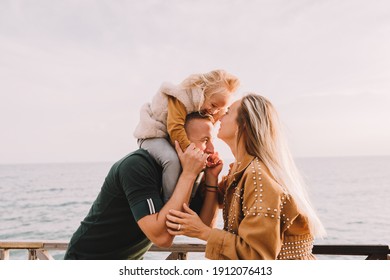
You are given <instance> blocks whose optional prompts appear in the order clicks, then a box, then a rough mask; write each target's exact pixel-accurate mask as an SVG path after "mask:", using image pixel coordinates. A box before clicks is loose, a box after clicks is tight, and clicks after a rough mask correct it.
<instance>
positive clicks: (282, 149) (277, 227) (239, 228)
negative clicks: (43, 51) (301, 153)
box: [167, 94, 325, 259]
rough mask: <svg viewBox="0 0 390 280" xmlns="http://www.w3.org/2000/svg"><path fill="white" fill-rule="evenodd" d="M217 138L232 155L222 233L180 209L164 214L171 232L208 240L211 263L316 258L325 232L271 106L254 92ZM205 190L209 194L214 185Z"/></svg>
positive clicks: (224, 185)
mask: <svg viewBox="0 0 390 280" xmlns="http://www.w3.org/2000/svg"><path fill="white" fill-rule="evenodd" d="M218 138H220V139H222V140H223V141H224V142H226V144H227V145H229V147H230V149H231V151H232V153H233V155H234V157H235V162H234V163H233V164H231V165H230V171H229V174H228V175H227V176H225V177H224V178H223V179H222V181H221V182H220V184H219V187H218V194H219V195H220V196H221V195H223V203H222V207H223V219H224V228H223V230H220V229H215V228H213V229H212V228H210V227H208V226H206V225H204V224H203V223H202V222H201V220H200V219H199V218H198V216H197V215H196V213H194V212H193V211H191V209H189V208H188V207H187V205H184V211H185V212H180V211H176V210H172V211H170V214H169V215H168V216H167V219H168V221H167V227H168V231H169V233H170V234H173V235H186V236H189V237H196V238H200V239H202V240H205V241H207V245H206V257H207V258H209V259H315V257H314V256H313V254H312V246H313V238H314V237H317V236H322V235H323V234H324V232H325V231H324V228H323V226H322V224H321V222H320V220H319V219H318V217H317V215H316V214H315V211H314V209H313V208H312V206H311V204H310V201H309V199H308V197H307V194H306V191H305V186H304V184H303V182H302V180H301V178H300V176H299V173H298V171H297V169H296V167H295V164H294V162H293V160H292V157H291V155H290V152H289V150H288V148H287V146H286V144H285V143H284V139H283V136H282V135H281V133H280V129H279V123H278V117H277V113H276V111H275V109H274V107H273V106H272V104H271V103H270V102H269V101H268V100H267V99H266V98H264V97H262V96H260V95H256V94H249V95H247V96H245V97H243V98H242V99H241V100H238V101H236V102H234V103H233V104H232V106H230V108H229V109H228V111H227V113H226V114H225V115H224V116H223V117H222V118H221V125H220V130H219V132H218ZM206 190H207V191H209V192H212V191H213V186H206ZM217 202H218V201H217V192H215V203H217ZM178 229H179V230H178Z"/></svg>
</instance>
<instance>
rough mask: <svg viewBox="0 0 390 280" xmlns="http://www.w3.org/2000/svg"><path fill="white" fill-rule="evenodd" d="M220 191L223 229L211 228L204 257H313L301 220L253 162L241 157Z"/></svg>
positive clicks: (291, 202)
mask: <svg viewBox="0 0 390 280" xmlns="http://www.w3.org/2000/svg"><path fill="white" fill-rule="evenodd" d="M231 168H232V165H231ZM220 189H221V191H222V193H223V195H224V199H223V219H224V229H223V230H221V229H215V228H214V229H212V231H211V234H210V236H209V239H208V240H207V245H206V257H207V258H209V259H214V260H239V259H242V260H244V259H246V260H260V259H264V260H272V259H273V260H275V259H314V256H313V255H312V253H311V250H312V246H313V238H312V236H311V235H310V231H309V228H308V224H307V219H306V218H305V217H304V216H303V215H301V214H300V213H299V210H298V209H297V207H296V204H295V203H294V200H293V199H292V198H291V196H289V195H287V194H286V192H285V190H284V189H283V188H282V187H281V186H280V185H279V184H278V183H277V182H276V181H275V180H274V179H273V177H272V176H271V174H270V172H269V170H268V168H267V167H266V166H265V165H264V164H263V163H262V162H261V161H260V160H259V159H257V158H255V157H253V156H251V155H246V157H245V158H244V160H243V161H242V162H241V163H239V164H237V168H236V170H232V169H231V170H230V171H229V174H228V175H227V176H226V177H224V179H223V180H222V182H221V184H220Z"/></svg>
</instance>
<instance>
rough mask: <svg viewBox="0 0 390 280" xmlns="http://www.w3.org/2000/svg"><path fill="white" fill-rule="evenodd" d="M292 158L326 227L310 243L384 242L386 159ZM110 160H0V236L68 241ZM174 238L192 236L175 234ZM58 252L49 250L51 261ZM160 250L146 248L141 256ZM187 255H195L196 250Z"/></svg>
mask: <svg viewBox="0 0 390 280" xmlns="http://www.w3.org/2000/svg"><path fill="white" fill-rule="evenodd" d="M297 163H298V166H299V167H300V170H301V171H302V173H303V175H304V177H305V178H306V181H307V182H308V184H309V186H310V195H311V198H312V200H313V204H314V205H315V207H316V208H317V210H318V213H319V216H320V217H321V219H322V221H323V223H324V225H325V227H326V229H327V233H328V235H327V237H326V238H325V239H323V240H317V241H316V244H385V245H390V219H389V216H390V207H389V201H390V157H346V158H304V159H298V160H297ZM110 166H111V163H64V164H26V165H0V240H61V241H69V239H70V237H71V235H72V234H73V232H74V231H75V229H76V228H77V227H78V225H79V223H80V221H81V220H82V219H83V218H84V217H85V215H86V214H87V212H88V210H89V208H90V206H91V203H92V202H93V200H94V199H95V197H96V195H97V194H98V192H99V190H100V188H101V186H102V183H103V181H104V178H105V176H106V174H107V172H108V170H109V168H110ZM221 226H222V221H221V219H219V222H218V227H221ZM176 242H192V243H193V242H197V240H195V239H189V238H185V237H178V238H177V239H176ZM63 254H64V252H63V251H58V252H53V255H54V257H55V258H56V259H62V257H63ZM165 255H166V254H162V253H148V255H147V256H146V257H145V259H161V258H163V257H164V256H165ZM189 257H190V258H194V259H202V258H203V254H194V253H192V254H190V255H189ZM11 258H12V259H25V258H26V252H25V251H11ZM321 258H322V259H324V258H326V257H321ZM348 258H349V259H351V257H339V259H348ZM359 258H360V259H361V257H359ZM359 258H358V259H359ZM332 259H334V257H332Z"/></svg>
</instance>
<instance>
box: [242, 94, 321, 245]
mask: <svg viewBox="0 0 390 280" xmlns="http://www.w3.org/2000/svg"><path fill="white" fill-rule="evenodd" d="M237 124H238V132H237V143H238V142H239V141H244V144H245V148H246V151H247V152H248V153H249V154H250V155H253V156H256V157H258V158H259V159H260V160H261V161H262V162H263V163H264V164H265V165H266V166H267V167H268V169H269V170H270V172H271V174H272V176H273V177H274V178H275V180H276V181H277V182H278V183H279V184H280V185H281V186H283V187H284V188H285V189H286V191H287V192H288V194H289V195H291V196H292V197H293V199H294V201H295V203H296V204H297V207H298V209H299V210H300V211H301V212H302V214H303V215H305V216H306V217H307V219H308V223H309V228H310V232H311V233H312V234H313V235H314V236H317V237H322V236H324V235H325V229H324V227H323V225H322V223H321V221H320V219H319V218H318V216H317V214H316V212H315V211H314V208H313V207H312V205H311V203H310V200H309V197H308V194H307V191H306V185H305V183H304V181H303V180H302V177H301V175H300V173H299V171H298V169H297V167H296V165H295V162H294V160H293V158H292V155H291V153H290V150H289V148H288V146H287V142H286V139H285V137H284V135H282V130H281V125H280V122H279V118H278V114H277V112H276V110H275V108H274V106H273V105H272V104H271V102H270V101H269V100H267V99H266V98H265V97H263V96H261V95H257V94H254V93H249V94H247V95H246V96H244V97H243V98H242V99H241V106H240V108H239V109H238V116H237Z"/></svg>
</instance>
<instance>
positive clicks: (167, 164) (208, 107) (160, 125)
mask: <svg viewBox="0 0 390 280" xmlns="http://www.w3.org/2000/svg"><path fill="white" fill-rule="evenodd" d="M238 85H239V80H238V79H237V78H236V77H235V76H233V75H231V74H229V73H227V72H226V71H224V70H214V71H211V72H208V73H205V74H194V75H191V76H189V77H188V78H186V79H185V80H184V81H183V82H181V83H180V84H179V85H172V84H168V83H164V84H162V86H161V87H160V89H159V91H158V92H157V94H156V95H155V96H154V98H153V100H152V102H151V103H147V104H145V105H144V106H143V107H142V108H141V113H140V122H139V124H138V126H137V127H136V129H135V132H134V136H135V137H136V138H137V139H138V144H139V146H140V148H143V149H145V150H147V151H148V152H149V153H150V154H151V155H152V156H153V158H154V159H155V160H156V161H157V162H158V163H159V164H160V165H161V166H162V168H163V178H162V181H163V199H164V202H167V201H168V200H169V198H170V197H171V195H172V193H173V190H174V188H175V186H176V183H177V180H178V178H179V175H180V172H181V166H180V161H179V158H178V156H177V154H176V150H175V148H174V147H173V146H172V145H171V143H174V142H175V140H176V141H178V143H179V144H180V147H181V149H182V150H185V149H186V148H187V147H188V146H189V145H190V144H191V143H190V141H189V140H188V138H187V134H186V132H185V130H184V123H185V119H186V116H187V114H189V113H192V112H197V111H198V112H200V113H202V114H208V115H211V116H213V118H214V121H217V120H218V119H219V118H220V117H221V116H222V115H223V113H224V109H225V107H226V106H227V105H228V102H229V99H230V95H231V94H232V93H233V92H234V91H236V89H237V87H238ZM169 141H171V143H170V142H169Z"/></svg>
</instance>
